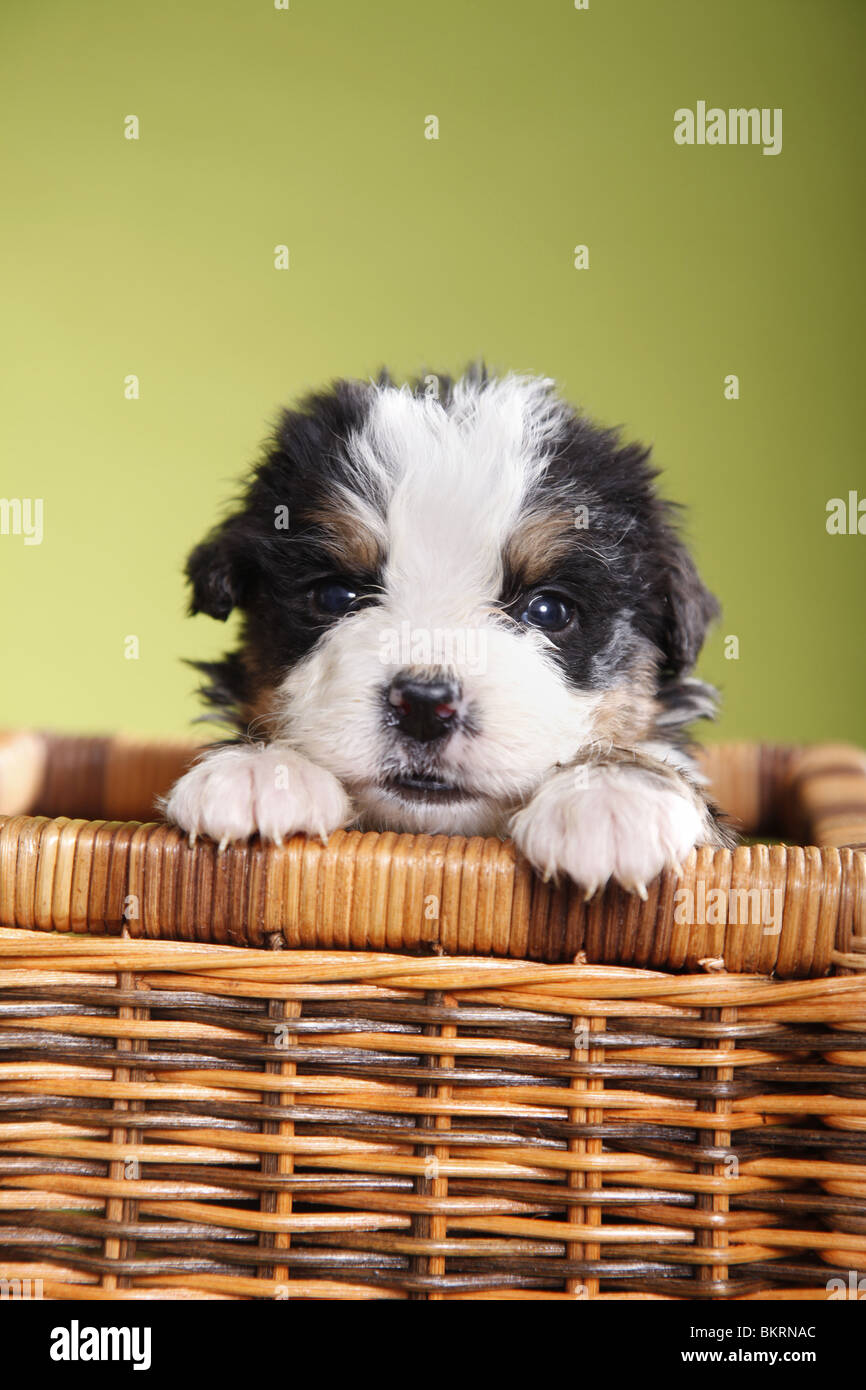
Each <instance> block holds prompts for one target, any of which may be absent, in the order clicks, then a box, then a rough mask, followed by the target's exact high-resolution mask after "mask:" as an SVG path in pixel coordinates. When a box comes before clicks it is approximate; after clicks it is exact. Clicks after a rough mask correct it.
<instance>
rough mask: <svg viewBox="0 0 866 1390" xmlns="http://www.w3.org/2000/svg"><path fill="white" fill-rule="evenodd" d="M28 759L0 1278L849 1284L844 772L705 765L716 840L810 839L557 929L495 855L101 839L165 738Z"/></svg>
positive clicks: (620, 1285) (848, 879)
mask: <svg viewBox="0 0 866 1390" xmlns="http://www.w3.org/2000/svg"><path fill="white" fill-rule="evenodd" d="M85 745H89V748H86V747H85ZM9 747H10V750H11V744H10V745H9ZM42 752H43V754H44V766H42V768H41V770H40V771H39V773H38V776H35V777H34V778H33V779H32V781H33V787H34V790H33V793H32V803H33V804H32V805H27V804H25V805H20V804H19V808H18V809H20V810H21V811H22V814H19V815H10V816H9V817H8V818H7V819H5V821H3V822H0V923H2V924H4V925H3V926H2V927H0V958H2V959H0V986H2V988H0V1278H4V1279H7V1280H15V1279H20V1280H28V1279H29V1280H31V1281H37V1280H38V1281H41V1283H40V1285H39V1288H40V1291H41V1292H42V1294H43V1295H44V1296H45V1297H48V1298H80V1299H94V1298H96V1299H99V1298H103V1299H130V1298H132V1299H139V1298H166V1297H167V1298H190V1297H192V1298H249V1297H252V1298H287V1297H288V1298H326V1299H334V1298H348V1299H361V1298H374V1299H379V1298H410V1299H411V1298H415V1299H419V1298H420V1299H430V1300H443V1299H464V1298H472V1299H477V1298H493V1299H508V1298H518V1299H532V1298H539V1299H562V1298H564V1299H569V1300H573V1299H575V1298H578V1299H580V1298H590V1299H596V1298H601V1299H610V1298H614V1299H632V1298H687V1299H695V1298H747V1299H777V1298H804V1299H825V1298H827V1297H828V1296H829V1293H830V1290H831V1289H833V1288H837V1289H838V1288H839V1287H843V1288H844V1287H848V1286H850V1283H851V1276H852V1271H854V1272H855V1276H856V1272H857V1271H859V1272H860V1275H861V1276H862V1273H863V1272H864V1271H866V979H864V976H863V973H862V966H863V964H864V962H866V954H864V950H866V872H864V862H866V856H864V854H863V852H862V849H861V848H858V847H857V846H860V845H861V844H862V843H863V842H864V841H866V774H864V767H863V759H862V755H859V754H857V753H856V752H854V751H853V750H848V749H830V750H826V749H822V750H810V751H808V752H802V751H799V750H788V749H758V748H745V747H744V748H742V749H739V750H730V749H727V750H724V749H720V750H716V751H714V752H713V753H712V754H711V755H710V756H709V758H708V771H709V773H710V776H711V778H712V781H713V785H714V788H715V791H716V794H717V796H718V798H719V800H720V801H722V803H723V804H724V805H726V806H728V807H731V808H732V809H734V810H735V811H736V813H737V815H738V817H739V818H740V820H741V821H742V823H743V824H744V825H745V826H746V827H747V828H748V829H749V830H751V831H753V832H754V833H762V832H768V831H769V830H770V829H776V830H781V831H782V832H783V833H786V834H787V835H789V836H790V837H791V838H793V837H794V836H795V835H799V836H801V837H807V838H809V839H811V840H812V841H813V843H812V844H811V845H807V846H805V847H803V846H802V845H800V846H797V845H766V844H764V845H753V846H748V847H743V848H742V849H738V850H736V851H734V853H733V854H730V853H728V852H726V851H716V852H714V853H710V852H707V851H700V852H699V853H698V854H697V855H693V856H692V857H691V859H690V861H689V863H687V864H686V865H684V877H683V879H682V880H679V879H675V878H674V877H673V876H672V875H671V876H664V877H663V878H662V879H661V880H660V881H659V882H658V883H657V884H655V885H653V886H652V889H651V892H650V895H649V898H648V901H647V903H645V904H643V903H640V902H639V900H633V899H631V898H630V897H629V895H627V894H621V893H619V892H618V891H616V890H609V891H608V892H607V893H605V894H603V895H601V896H600V897H599V898H598V899H597V900H594V902H593V903H591V904H589V905H585V904H583V902H582V898H581V897H580V895H579V894H577V893H576V892H574V891H573V890H570V889H568V888H565V887H562V888H559V889H557V888H553V887H550V886H545V885H541V884H539V883H538V882H537V881H536V880H535V879H534V878H533V877H532V876H531V875H530V874H529V871H528V870H527V869H526V867H525V866H523V865H521V864H519V863H516V862H515V859H514V855H513V851H512V850H511V848H510V846H507V845H501V844H499V843H498V842H488V841H471V840H470V841H456V842H455V841H450V840H443V841H441V842H439V841H438V839H437V838H430V837H411V836H399V837H398V836H372V837H370V836H360V835H354V836H353V835H352V834H351V833H348V834H344V835H342V836H338V837H333V838H332V840H331V842H330V843H329V845H328V846H327V847H323V846H319V845H316V846H313V845H309V844H307V842H305V841H300V840H298V841H293V842H291V844H289V845H287V846H286V847H285V848H284V849H282V850H272V849H267V850H265V849H262V848H261V847H259V846H257V845H253V846H250V847H249V848H247V849H238V850H230V851H226V852H224V853H223V854H222V855H217V854H216V851H215V850H214V848H213V847H212V846H208V845H201V846H198V847H197V848H196V849H195V850H192V851H191V850H189V849H188V848H187V847H186V846H185V845H184V844H183V842H182V841H181V838H180V837H179V836H178V835H177V834H176V833H175V832H173V831H170V830H167V829H166V828H165V827H159V826H156V825H150V826H142V825H138V824H135V823H133V821H132V819H131V818H135V817H139V816H146V815H147V813H148V811H147V807H148V805H149V803H150V800H151V799H152V796H153V793H154V791H156V790H164V789H165V787H166V786H167V785H168V784H169V783H170V781H171V780H172V778H173V777H174V776H176V775H177V772H178V771H179V770H180V768H181V767H182V766H183V764H184V762H185V761H186V760H187V759H188V758H189V749H188V748H187V749H181V748H174V749H167V748H164V747H156V748H152V749H144V748H143V747H140V746H136V745H121V744H119V743H118V742H117V741H107V740H80V741H75V740H54V741H53V742H52V741H47V742H46V743H45V745H44V747H43V749H42ZM18 756H19V753H18V752H15V751H14V750H11V751H10V752H9V757H13V758H14V757H18ZM64 760H65V761H64ZM2 767H3V750H2V746H0V771H2ZM70 768H71V769H73V771H71V772H70ZM25 780H26V779H25ZM11 781H12V782H15V784H16V785H19V786H20V785H21V778H20V777H17V779H16V778H12V779H11ZM7 784H8V785H11V782H10V780H9V779H7ZM0 787H2V779H0ZM63 809H65V810H66V811H67V812H69V813H78V818H77V819H72V820H64V819H59V820H55V819H52V818H51V815H52V814H56V813H58V812H60V811H61V810H63ZM36 810H39V811H42V812H47V813H49V814H48V816H47V817H46V816H45V815H43V816H37V815H34V814H28V812H31V811H36ZM97 816H106V817H110V818H111V819H106V820H105V821H99V820H95V819H93V817H97ZM115 817H117V818H118V819H114V818H115ZM701 883H703V884H704V886H705V887H706V886H707V885H708V884H709V885H712V884H717V885H718V884H722V885H725V884H726V885H728V886H731V885H733V886H737V885H738V884H740V885H742V886H744V887H755V886H756V885H761V884H763V885H764V886H766V887H769V888H772V887H774V886H776V887H779V888H780V889H782V890H783V895H784V912H783V915H782V930H781V932H779V933H777V934H775V935H774V936H773V937H772V939H768V934H766V933H765V932H764V930H763V928H762V926H761V925H760V924H755V925H747V926H738V925H736V924H730V923H728V924H727V925H725V924H722V925H721V926H719V925H709V926H704V925H701V926H697V927H696V926H694V925H691V926H689V925H685V926H682V927H680V925H679V924H678V923H676V922H675V921H674V913H673V894H674V892H675V891H676V889H677V888H678V887H682V886H683V884H691V885H692V886H693V887H694V888H695V889H697V887H698V886H699V885H700V884H701ZM431 897H432V898H433V899H435V901H436V903H437V911H438V915H437V916H436V917H433V918H429V917H427V916H426V915H425V911H424V905H425V902H426V901H427V900H428V899H429V898H431ZM133 903H134V904H136V909H135V910H136V911H138V907H140V911H138V915H135V913H134V912H132V911H131V904H133ZM166 936H168V937H174V938H175V939H173V940H166V939H162V938H164V937H166ZM121 938H123V939H121ZM220 942H223V943H229V944H213V943H220ZM232 942H239V943H243V944H241V945H233V944H230V943H232ZM209 943H210V944H209ZM261 947H265V948H267V949H261ZM287 947H291V948H293V949H286V948H287ZM397 952H400V953H401V954H397ZM407 952H409V953H410V954H407ZM443 952H448V954H447V955H444V954H443ZM578 953H580V959H579V962H578V963H556V962H564V961H569V962H571V961H572V960H573V957H574V956H575V955H576V954H578ZM509 956H510V957H512V958H511V959H508V958H506V957H509ZM604 962H615V963H604ZM635 965H638V966H640V967H642V968H634V967H635ZM646 967H655V968H646ZM682 969H685V971H686V972H687V973H680V974H674V973H671V972H672V971H674V970H682ZM770 971H773V972H775V975H776V977H778V976H786V977H790V978H769V973H770ZM828 972H833V973H828ZM794 977H799V978H794ZM810 977H811V978H810ZM833 1280H837V1281H840V1282H839V1283H837V1284H835V1285H833V1284H831V1283H830V1282H829V1281H833ZM855 1283H856V1278H855ZM828 1285H829V1287H828Z"/></svg>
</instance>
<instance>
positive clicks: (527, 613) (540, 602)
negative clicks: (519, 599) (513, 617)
mask: <svg viewBox="0 0 866 1390" xmlns="http://www.w3.org/2000/svg"><path fill="white" fill-rule="evenodd" d="M573 617H574V604H573V603H569V601H568V599H565V598H563V597H562V594H555V593H553V592H552V591H551V590H549V589H542V590H541V591H540V592H539V593H537V594H532V596H531V597H530V599H529V601H528V603H527V604H526V606H525V607H524V609H523V611H522V612H521V614H520V622H522V623H524V624H525V625H526V626H527V627H538V628H541V630H542V632H561V631H562V629H563V628H565V627H568V624H569V623H570V622H571V620H572V618H573Z"/></svg>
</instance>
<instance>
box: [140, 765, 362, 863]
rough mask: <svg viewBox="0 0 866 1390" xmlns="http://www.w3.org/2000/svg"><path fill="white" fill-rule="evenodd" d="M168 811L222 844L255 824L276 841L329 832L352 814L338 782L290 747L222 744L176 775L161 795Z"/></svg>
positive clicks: (193, 830)
mask: <svg viewBox="0 0 866 1390" xmlns="http://www.w3.org/2000/svg"><path fill="white" fill-rule="evenodd" d="M163 810H164V812H165V814H166V816H167V818H168V819H169V820H171V821H174V823H175V825H179V826H180V828H181V829H182V830H186V831H187V832H188V834H189V835H190V837H191V839H193V840H195V838H196V836H197V835H209V836H210V837H211V838H212V839H214V840H218V841H219V845H220V849H223V848H224V847H225V845H227V844H228V843H229V842H230V841H231V840H247V839H249V837H250V836H251V835H255V833H256V831H258V833H259V834H260V835H261V837H262V839H263V840H273V841H274V843H275V844H282V841H283V838H284V837H285V836H287V835H299V834H303V835H317V836H319V838H320V839H323V840H325V839H327V837H328V836H329V835H330V834H331V832H332V831H334V830H336V829H337V828H338V827H339V826H341V825H345V824H346V822H347V821H348V820H351V818H352V807H351V803H350V801H349V798H348V796H347V795H346V793H345V791H344V790H343V787H342V785H341V784H340V782H338V781H337V779H336V777H333V776H332V775H331V773H330V772H326V771H325V769H324V768H322V767H317V766H316V764H315V763H311V762H310V760H309V759H308V758H304V757H302V755H301V754H300V753H296V752H294V750H293V749H291V748H281V747H279V746H277V745H273V744H271V745H258V746H255V745H250V744H245V745H241V746H239V747H232V748H220V749H217V750H216V751H215V752H213V753H206V754H205V756H204V757H203V758H202V759H201V761H200V762H197V763H196V764H195V765H194V766H193V767H191V768H190V770H189V772H187V773H185V774H184V776H183V777H181V779H180V781H179V782H176V783H175V785H174V787H173V788H172V790H171V791H170V793H169V795H168V796H167V797H166V798H165V800H164V802H163Z"/></svg>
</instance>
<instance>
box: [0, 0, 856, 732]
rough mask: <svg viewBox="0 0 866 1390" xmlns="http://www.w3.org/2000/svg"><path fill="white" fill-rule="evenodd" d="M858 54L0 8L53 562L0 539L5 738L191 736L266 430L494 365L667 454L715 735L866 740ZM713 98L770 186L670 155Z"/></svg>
mask: <svg viewBox="0 0 866 1390" xmlns="http://www.w3.org/2000/svg"><path fill="white" fill-rule="evenodd" d="M864 30H866V7H864V5H862V4H861V3H855V2H854V0H849V2H848V3H845V2H844V0H822V3H820V4H817V3H813V0H733V2H731V0H729V3H726V4H724V5H709V4H699V3H696V2H695V0H657V3H648V0H618V3H613V0H610V2H609V3H605V0H590V7H589V9H588V10H587V11H577V10H575V9H574V7H573V0H557V3H551V2H550V0H519V2H518V0H486V2H485V3H471V0H436V3H435V4H433V3H430V4H421V3H409V0H384V2H383V0H378V2H377V3H369V4H364V3H360V0H333V2H329V0H291V8H290V9H289V10H288V11H279V10H275V9H274V6H273V3H272V0H243V2H242V0H237V2H236V3H228V0H198V3H190V0H181V2H180V3H173V0H149V3H147V4H145V5H134V6H133V5H122V4H117V3H111V4H108V3H104V4H103V3H88V2H87V0H84V2H83V3H78V4H76V5H74V6H72V5H66V4H60V3H40V4H33V3H32V0H27V3H25V2H24V0H19V3H15V0H6V3H5V6H4V18H3V20H2V36H0V38H2V43H0V46H2V51H3V56H2V74H0V78H2V80H0V104H2V123H3V128H4V131H5V137H4V155H3V173H2V188H3V199H4V202H5V204H6V210H5V215H4V232H3V236H4V242H5V246H4V257H3V263H4V265H5V272H4V275H5V279H6V282H7V283H6V295H5V298H6V301H7V304H8V311H7V315H6V331H5V333H4V335H3V361H2V408H0V431H2V474H0V495H3V496H7V497H35V496H40V497H43V498H44V505H45V538H44V541H43V544H42V545H41V546H24V545H23V543H22V540H21V538H20V537H12V536H3V537H0V565H2V586H0V592H2V664H3V675H2V693H0V725H6V726H13V725H22V724H24V725H26V724H32V725H37V726H43V727H53V728H58V729H68V730H93V731H96V730H112V729H125V730H129V731H135V730H137V731H141V732H152V733H158V732H165V733H168V732H177V733H183V732H185V731H187V730H188V729H189V727H190V725H189V721H190V720H191V719H192V718H193V717H194V715H195V714H196V713H197V712H198V705H197V702H196V700H195V698H194V695H193V688H194V684H195V680H194V676H193V674H192V673H191V672H190V671H189V670H188V669H187V668H186V667H184V666H183V665H182V663H181V658H182V657H183V656H189V657H204V656H207V655H209V654H215V653H217V652H219V651H221V650H222V649H223V648H224V646H225V644H226V639H227V637H230V635H231V633H230V632H228V633H227V632H226V630H225V629H224V628H223V627H221V626H220V625H218V624H215V623H213V622H211V621H209V620H208V619H206V618H202V617H200V618H197V619H195V620H190V619H187V618H186V617H185V616H184V608H185V592H184V587H183V582H182V579H181V567H182V563H183V559H184V557H185V555H186V553H187V551H188V550H189V548H190V547H191V546H192V544H193V543H194V542H195V541H196V540H198V539H199V538H200V537H201V535H202V534H203V533H204V532H205V530H206V529H207V528H208V527H209V526H210V525H211V524H212V523H213V522H214V521H215V520H216V518H217V516H218V515H219V512H220V508H221V506H222V505H223V504H224V502H225V501H226V500H227V499H228V498H229V497H230V496H231V495H232V491H233V489H234V487H235V483H236V479H237V478H238V477H239V476H240V475H241V474H242V472H243V470H244V469H245V467H246V466H247V465H248V463H249V462H250V461H252V460H253V458H254V457H255V454H256V451H257V448H258V444H259V442H260V440H261V439H262V437H263V435H264V434H265V432H266V430H267V428H268V426H269V423H270V422H271V421H272V419H273V417H274V414H275V411H276V409H277V407H278V406H279V405H281V404H283V403H286V402H288V401H290V400H291V399H292V398H293V397H294V396H296V395H297V394H298V393H299V392H301V391H303V390H305V389H307V388H309V387H312V386H315V385H317V384H319V383H321V382H322V381H324V380H327V379H330V378H332V377H334V376H340V375H360V376H366V375H369V374H371V373H372V372H374V371H375V370H376V369H377V368H378V367H379V365H380V364H381V363H383V362H387V363H388V364H389V365H390V366H391V367H392V368H393V369H394V370H395V371H396V372H398V373H402V372H409V371H413V370H415V369H416V368H423V367H425V366H429V367H432V368H434V369H439V370H448V369H452V370H453V369H455V368H457V367H460V366H461V365H462V364H463V363H465V362H466V361H467V360H468V359H470V358H472V357H474V356H478V355H483V356H484V357H486V359H487V360H488V362H490V363H491V364H492V365H494V366H496V367H500V368H509V367H510V368H516V369H520V370H528V371H534V372H543V373H545V374H549V375H552V376H555V377H556V378H558V380H559V381H560V382H561V384H562V387H563V390H564V391H565V393H566V394H567V395H569V396H570V397H571V399H573V400H575V401H577V402H579V403H580V404H582V405H583V406H584V407H585V408H586V410H587V411H588V412H589V413H590V414H592V415H594V416H595V417H597V418H599V419H600V420H602V421H604V422H606V423H610V424H622V425H624V426H625V428H626V429H627V431H628V432H630V433H631V434H633V435H635V436H638V437H640V438H642V439H644V440H646V441H647V442H652V443H653V444H654V445H655V450H656V458H657V461H658V463H659V464H661V465H662V466H663V467H664V470H665V474H664V480H663V488H664V491H665V492H666V493H667V494H668V495H669V496H671V497H674V498H677V499H679V500H681V501H682V502H684V503H686V504H687V505H688V506H689V508H690V517H689V526H688V532H689V535H690V537H691V539H692V541H693V544H694V548H695V551H696V554H697V557H698V560H699V563H700V566H701V568H702V571H703V573H704V575H705V577H706V579H707V581H708V583H709V584H710V586H711V587H712V588H713V589H714V590H715V591H716V592H717V593H718V594H719V595H720V597H721V599H722V601H723V605H724V618H723V620H722V623H721V624H720V625H719V626H718V627H717V628H716V629H715V630H714V632H713V633H712V634H711V636H710V638H709V640H708V644H707V647H706V650H705V654H704V657H703V659H702V663H701V668H700V669H701V672H702V674H704V675H705V676H706V677H707V678H709V679H711V680H714V681H716V682H717V683H718V684H720V685H721V686H722V688H723V691H724V701H725V704H724V714H723V718H722V720H721V721H720V723H719V724H718V726H717V727H716V729H715V731H714V733H713V735H712V736H713V737H727V738H732V737H762V738H771V739H815V738H841V739H851V740H855V741H859V742H862V743H866V702H864V698H863V697H864V685H866V681H864V675H866V655H864V645H866V644H864V640H863V590H864V578H866V536H830V535H828V534H827V531H826V529H825V520H826V504H827V501H828V500H829V499H830V498H831V497H836V496H843V497H847V493H848V491H849V489H851V488H858V487H859V489H860V493H861V496H864V497H866V468H864V465H863V461H862V445H861V440H862V438H863V433H864V420H863V414H864V395H866V393H864V390H863V360H864V354H863V325H864V314H863V308H864V279H863V274H862V265H863V256H864V251H863V212H864V207H863V195H862V192H861V188H862V169H863V166H864V117H863V107H862V65H863V53H864ZM699 99H702V100H706V101H707V102H708V104H709V105H720V106H722V107H725V108H727V107H729V106H758V107H782V108H783V110H784V126H783V134H784V147H783V150H782V153H781V154H780V155H779V156H777V157H775V158H772V157H766V156H764V155H762V153H761V150H760V148H759V147H723V148H709V147H705V148H699V147H692V148H682V147H678V146H676V145H675V144H674V140H673V113H674V110H675V109H676V108H677V107H682V106H691V107H694V106H695V103H696V102H697V101H698V100H699ZM130 114H135V115H137V116H138V118H139V121H140V139H139V140H138V141H137V142H136V141H130V140H127V139H125V138H124V133H123V131H124V126H123V122H124V117H125V116H127V115H130ZM428 115H436V116H437V117H438V118H439V122H440V138H439V139H438V141H432V140H427V139H425V138H424V122H425V117H426V116H428ZM279 243H285V244H287V245H288V246H289V248H290V255H291V266H290V269H289V270H288V271H277V270H275V269H274V265H273V259H274V247H275V246H276V245H277V244H279ZM577 243H586V244H587V245H588V246H589V251H590V268H589V269H588V270H586V271H578V270H575V269H574V267H573V248H574V246H575V245H576V244H577ZM731 372H734V373H737V374H738V375H739V378H740V392H741V395H740V399H739V400H738V401H727V400H725V398H724V395H723V381H724V377H725V375H726V374H728V373H731ZM130 373H135V374H137V375H138V376H139V378H140V383H141V387H140V389H141V396H140V399H139V400H137V401H128V400H125V399H124V378H125V377H126V376H127V374H130ZM728 634H734V635H736V636H737V637H738V638H739V650H740V655H739V660H736V661H734V660H726V659H725V656H724V638H725V636H726V635H728ZM128 635H135V636H137V637H138V639H139V642H140V658H139V659H138V660H127V659H125V658H124V639H125V638H126V637H127V636H128Z"/></svg>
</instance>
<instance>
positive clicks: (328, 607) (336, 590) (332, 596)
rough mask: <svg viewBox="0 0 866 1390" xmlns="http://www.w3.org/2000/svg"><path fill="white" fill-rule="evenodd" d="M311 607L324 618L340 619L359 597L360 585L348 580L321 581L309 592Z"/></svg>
mask: <svg viewBox="0 0 866 1390" xmlns="http://www.w3.org/2000/svg"><path fill="white" fill-rule="evenodd" d="M310 596H311V598H312V600H313V607H314V608H316V609H317V610H318V612H319V613H321V614H323V615H324V617H326V618H342V616H343V614H344V613H348V612H349V609H350V608H353V607H354V606H355V604H356V603H357V602H358V599H359V598H360V597H361V588H360V585H357V584H353V583H352V582H351V580H348V579H323V580H321V581H320V582H319V583H318V584H316V585H315V586H314V587H313V589H312V590H311V591H310Z"/></svg>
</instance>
